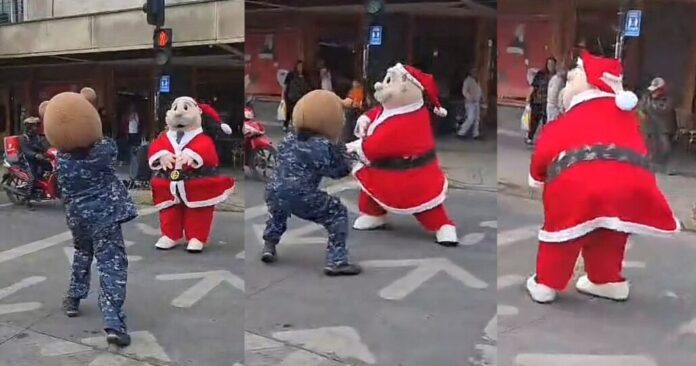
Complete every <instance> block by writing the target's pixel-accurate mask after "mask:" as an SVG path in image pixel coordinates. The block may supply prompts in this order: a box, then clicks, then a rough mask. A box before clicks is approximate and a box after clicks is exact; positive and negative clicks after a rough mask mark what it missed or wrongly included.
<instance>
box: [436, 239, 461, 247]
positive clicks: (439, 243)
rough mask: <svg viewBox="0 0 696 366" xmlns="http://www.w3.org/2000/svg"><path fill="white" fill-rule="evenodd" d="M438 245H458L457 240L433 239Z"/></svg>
mask: <svg viewBox="0 0 696 366" xmlns="http://www.w3.org/2000/svg"><path fill="white" fill-rule="evenodd" d="M435 242H436V243H437V244H438V245H441V246H443V247H449V248H451V247H456V246H458V245H459V242H458V241H435Z"/></svg>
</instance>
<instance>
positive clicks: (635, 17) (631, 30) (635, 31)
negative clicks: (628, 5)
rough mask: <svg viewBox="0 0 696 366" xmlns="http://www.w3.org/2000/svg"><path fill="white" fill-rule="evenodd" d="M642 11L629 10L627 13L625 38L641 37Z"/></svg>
mask: <svg viewBox="0 0 696 366" xmlns="http://www.w3.org/2000/svg"><path fill="white" fill-rule="evenodd" d="M641 17H642V14H641V11H640V10H629V11H628V12H626V27H625V29H624V37H639V36H640V22H641Z"/></svg>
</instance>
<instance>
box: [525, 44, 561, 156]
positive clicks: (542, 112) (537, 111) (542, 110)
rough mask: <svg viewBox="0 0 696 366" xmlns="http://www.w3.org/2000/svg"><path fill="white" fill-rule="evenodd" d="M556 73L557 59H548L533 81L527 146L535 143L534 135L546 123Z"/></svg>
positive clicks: (528, 99)
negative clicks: (551, 88) (551, 82)
mask: <svg viewBox="0 0 696 366" xmlns="http://www.w3.org/2000/svg"><path fill="white" fill-rule="evenodd" d="M555 73H556V59H555V58H553V57H549V58H547V59H546V63H545V64H544V68H543V69H541V70H539V71H537V73H536V75H534V79H533V80H532V90H531V92H530V94H529V96H528V97H527V103H528V104H529V105H530V107H531V112H532V113H531V118H530V120H529V132H528V133H527V138H526V140H525V142H526V143H527V145H532V144H533V143H534V135H535V134H536V132H537V129H538V128H539V126H543V125H544V124H545V123H546V104H547V101H548V95H547V93H548V89H549V81H550V80H551V76H553V74H555Z"/></svg>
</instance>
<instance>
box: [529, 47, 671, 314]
mask: <svg viewBox="0 0 696 366" xmlns="http://www.w3.org/2000/svg"><path fill="white" fill-rule="evenodd" d="M581 61H582V62H581V64H580V66H579V67H580V70H583V71H584V73H585V74H586V78H587V80H588V82H589V83H590V84H591V85H593V86H595V88H594V89H591V90H587V91H584V92H582V93H579V94H578V95H576V96H574V97H573V99H572V101H571V105H570V106H569V110H568V111H567V112H566V114H564V115H563V116H561V117H560V118H559V119H558V120H556V121H555V122H553V123H551V124H549V125H548V126H547V127H545V128H544V131H543V133H542V135H541V137H540V139H539V142H538V144H537V146H536V149H535V151H534V154H533V156H532V161H531V168H530V177H529V183H530V185H531V186H534V187H543V189H544V193H543V203H544V226H543V227H542V229H541V231H540V232H539V240H540V247H539V255H538V258H537V273H536V277H535V278H531V279H530V281H528V288H529V289H530V292H531V293H532V297H535V294H536V295H538V297H537V298H535V300H538V301H539V300H541V301H540V302H546V301H543V300H544V298H545V299H547V300H548V301H551V300H553V296H552V295H551V294H552V291H559V290H562V289H564V288H565V287H566V286H567V284H568V282H569V281H570V279H571V277H572V275H573V271H574V267H575V263H576V261H577V258H578V255H579V254H580V252H581V251H582V252H583V256H584V259H585V269H586V270H587V274H588V275H587V276H584V277H582V278H580V280H579V281H578V284H577V285H576V286H577V288H578V290H580V291H582V292H587V293H590V294H593V295H597V296H602V297H608V298H612V299H615V300H624V299H625V298H626V297H627V296H628V285H627V283H626V281H625V279H624V278H623V276H622V262H623V258H624V252H625V246H626V242H627V239H628V235H629V234H657V235H660V234H671V233H675V232H677V231H678V230H679V221H678V220H677V219H676V218H675V217H674V214H673V212H672V209H671V208H670V205H669V203H668V202H667V200H666V199H665V196H664V195H663V194H662V192H661V191H660V189H659V187H658V185H657V181H656V178H655V175H654V174H653V172H652V171H651V170H650V166H649V160H648V157H647V154H648V152H647V148H646V146H645V143H644V140H643V136H642V134H641V132H640V128H639V120H638V116H637V113H635V112H634V111H632V109H633V108H634V107H635V103H636V101H637V99H636V97H635V95H634V94H633V93H630V92H626V91H623V90H622V87H621V77H620V76H621V75H622V71H621V64H620V62H619V61H618V60H613V59H603V58H598V57H595V56H592V55H589V54H587V53H586V54H584V55H583V57H582V60H581ZM612 80H613V82H611V83H610V81H612ZM534 282H536V283H534ZM539 285H541V286H539ZM544 286H545V287H544ZM540 287H541V288H540ZM537 290H538V291H537ZM535 291H536V292H535ZM543 293H546V294H547V295H548V296H543Z"/></svg>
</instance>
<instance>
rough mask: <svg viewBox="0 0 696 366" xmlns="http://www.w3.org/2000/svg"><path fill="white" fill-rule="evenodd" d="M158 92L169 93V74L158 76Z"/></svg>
mask: <svg viewBox="0 0 696 366" xmlns="http://www.w3.org/2000/svg"><path fill="white" fill-rule="evenodd" d="M159 91H160V93H169V92H170V91H171V79H170V77H169V75H162V77H160V90H159Z"/></svg>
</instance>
